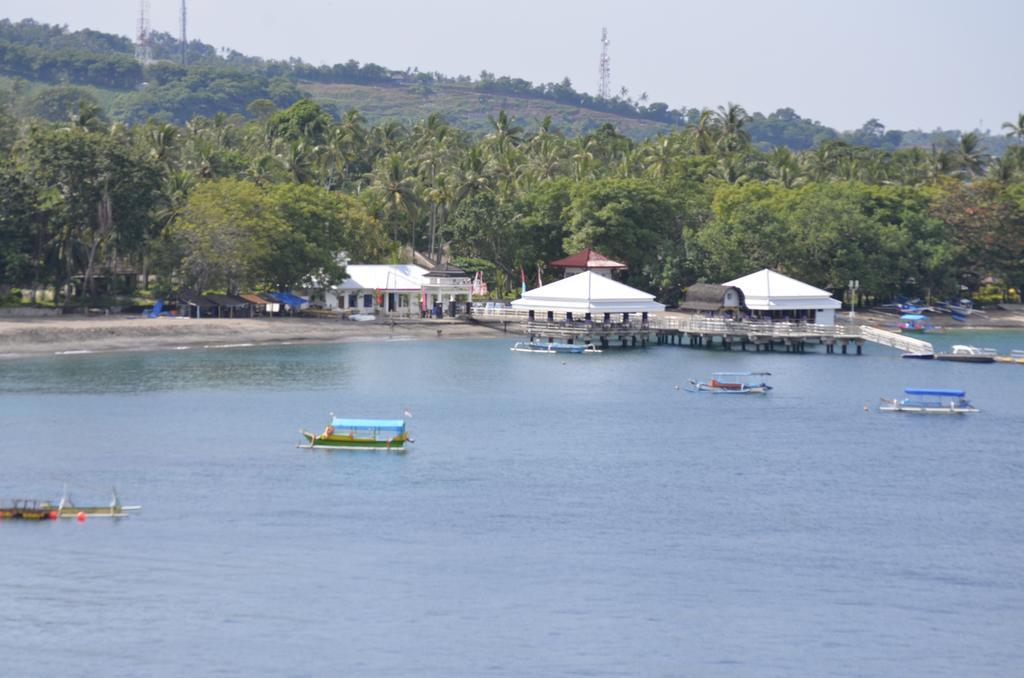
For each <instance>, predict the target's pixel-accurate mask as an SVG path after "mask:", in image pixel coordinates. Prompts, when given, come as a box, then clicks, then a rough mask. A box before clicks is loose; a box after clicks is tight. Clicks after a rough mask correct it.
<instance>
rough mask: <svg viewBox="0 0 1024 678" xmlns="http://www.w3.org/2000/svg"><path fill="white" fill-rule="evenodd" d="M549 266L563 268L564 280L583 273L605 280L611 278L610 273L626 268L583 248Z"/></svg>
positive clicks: (587, 248) (598, 253) (589, 249)
mask: <svg viewBox="0 0 1024 678" xmlns="http://www.w3.org/2000/svg"><path fill="white" fill-rule="evenodd" d="M550 266H553V267H554V268H564V269H565V275H564V276H563V277H565V278H568V277H569V276H573V275H576V274H577V273H583V272H584V271H590V272H592V273H596V274H597V275H600V276H604V277H605V278H611V277H612V271H614V270H615V269H619V268H626V265H625V264H620V263H619V262H617V261H612V260H611V259H609V258H608V257H606V256H605V255H603V254H601V253H600V252H597V251H594V250H592V249H591V248H589V247H585V248H584V249H582V250H580V251H579V252H577V253H576V254H573V255H572V256H569V257H566V258H565V259H559V260H558V261H552V262H551V264H550Z"/></svg>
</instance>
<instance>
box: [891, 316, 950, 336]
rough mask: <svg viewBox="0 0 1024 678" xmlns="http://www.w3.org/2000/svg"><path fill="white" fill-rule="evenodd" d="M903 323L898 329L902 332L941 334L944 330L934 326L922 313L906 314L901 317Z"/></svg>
mask: <svg viewBox="0 0 1024 678" xmlns="http://www.w3.org/2000/svg"><path fill="white" fill-rule="evenodd" d="M900 320H902V321H903V322H901V323H900V324H899V325H898V326H897V327H898V328H899V330H900V332H914V333H922V334H923V333H925V332H941V331H942V328H941V327H938V326H936V325H932V324H931V321H929V320H928V316H926V315H921V314H920V313H904V314H903V315H901V316H900Z"/></svg>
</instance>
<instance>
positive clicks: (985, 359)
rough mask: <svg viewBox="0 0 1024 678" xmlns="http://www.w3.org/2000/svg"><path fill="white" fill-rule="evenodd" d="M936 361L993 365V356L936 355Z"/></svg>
mask: <svg viewBox="0 0 1024 678" xmlns="http://www.w3.org/2000/svg"><path fill="white" fill-rule="evenodd" d="M935 359H936V360H948V361H950V362H957V363H994V362H995V361H996V359H995V356H990V355H958V354H955V353H936V354H935Z"/></svg>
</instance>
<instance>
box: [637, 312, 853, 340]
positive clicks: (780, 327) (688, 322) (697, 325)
mask: <svg viewBox="0 0 1024 678" xmlns="http://www.w3.org/2000/svg"><path fill="white" fill-rule="evenodd" d="M651 326H652V328H654V329H657V330H676V331H678V332H685V333H687V334H714V335H722V336H749V337H764V338H766V339H768V338H773V339H774V338H778V339H786V338H789V337H833V338H835V339H859V338H861V332H860V330H859V329H858V328H856V327H846V326H843V325H817V324H814V323H801V322H797V323H793V322H770V321H756V320H726V319H724V318H698V317H685V316H684V317H671V316H658V317H656V318H654V319H653V320H652V321H651Z"/></svg>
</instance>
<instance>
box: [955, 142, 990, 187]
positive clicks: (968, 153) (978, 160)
mask: <svg viewBox="0 0 1024 678" xmlns="http://www.w3.org/2000/svg"><path fill="white" fill-rule="evenodd" d="M954 153H955V156H956V161H957V164H958V165H959V166H960V173H961V174H963V175H965V176H967V177H968V178H973V177H977V176H981V175H982V174H984V172H985V165H987V164H988V161H989V157H990V156H989V154H988V153H985V152H984V151H983V150H982V148H981V135H980V134H978V133H977V132H967V133H966V134H961V135H960V143H959V145H958V146H957V148H956V150H955V151H954Z"/></svg>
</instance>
